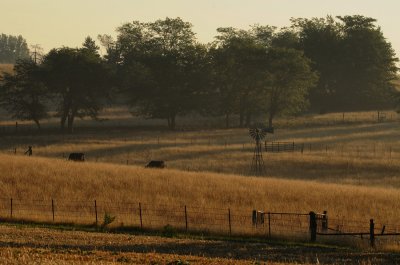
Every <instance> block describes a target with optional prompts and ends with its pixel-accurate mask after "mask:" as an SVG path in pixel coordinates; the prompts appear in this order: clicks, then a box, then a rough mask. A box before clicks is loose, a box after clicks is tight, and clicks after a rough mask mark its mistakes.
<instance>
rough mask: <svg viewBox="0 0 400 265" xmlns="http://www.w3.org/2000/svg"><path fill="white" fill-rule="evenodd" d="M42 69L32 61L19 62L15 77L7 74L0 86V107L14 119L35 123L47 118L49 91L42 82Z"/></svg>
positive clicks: (15, 69)
mask: <svg viewBox="0 0 400 265" xmlns="http://www.w3.org/2000/svg"><path fill="white" fill-rule="evenodd" d="M41 78H42V77H41V70H40V67H39V66H38V65H37V64H36V63H35V62H34V61H33V60H31V59H25V60H18V61H17V63H16V64H15V66H14V75H11V74H5V76H4V78H3V82H2V83H3V84H2V85H1V86H0V89H1V90H0V105H1V106H2V107H4V108H5V109H6V110H7V111H8V112H9V113H10V114H12V117H13V118H16V119H20V120H31V121H34V122H35V123H36V125H37V127H38V129H40V120H41V119H44V118H46V117H47V108H46V105H45V102H46V100H47V89H46V87H45V86H44V84H43V83H42V81H41Z"/></svg>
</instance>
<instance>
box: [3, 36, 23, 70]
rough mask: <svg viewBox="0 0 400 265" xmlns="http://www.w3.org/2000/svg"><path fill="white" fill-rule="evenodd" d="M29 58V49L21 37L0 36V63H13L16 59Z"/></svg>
mask: <svg viewBox="0 0 400 265" xmlns="http://www.w3.org/2000/svg"><path fill="white" fill-rule="evenodd" d="M27 58H29V48H28V44H27V43H26V40H25V39H24V38H23V37H22V36H21V35H19V36H12V35H6V34H1V35H0V63H15V62H16V61H17V60H18V59H27Z"/></svg>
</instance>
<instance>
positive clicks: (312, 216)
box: [310, 212, 317, 242]
mask: <svg viewBox="0 0 400 265" xmlns="http://www.w3.org/2000/svg"><path fill="white" fill-rule="evenodd" d="M310 236H311V238H310V239H311V242H315V241H316V240H317V216H316V214H315V213H314V212H310Z"/></svg>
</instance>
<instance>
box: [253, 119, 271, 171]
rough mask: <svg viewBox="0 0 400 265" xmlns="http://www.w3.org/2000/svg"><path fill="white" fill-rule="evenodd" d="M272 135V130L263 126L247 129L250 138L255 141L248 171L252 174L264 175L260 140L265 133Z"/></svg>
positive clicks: (257, 125)
mask: <svg viewBox="0 0 400 265" xmlns="http://www.w3.org/2000/svg"><path fill="white" fill-rule="evenodd" d="M268 132H269V133H274V129H273V128H266V127H265V126H264V125H263V124H261V123H258V124H254V125H253V126H252V127H251V128H250V129H249V134H250V137H251V138H253V140H254V141H255V146H254V153H253V160H252V162H251V168H250V171H251V173H252V174H254V175H257V176H261V175H264V174H265V165H264V160H263V155H262V144H261V142H262V140H263V139H264V138H265V136H266V135H267V133H268Z"/></svg>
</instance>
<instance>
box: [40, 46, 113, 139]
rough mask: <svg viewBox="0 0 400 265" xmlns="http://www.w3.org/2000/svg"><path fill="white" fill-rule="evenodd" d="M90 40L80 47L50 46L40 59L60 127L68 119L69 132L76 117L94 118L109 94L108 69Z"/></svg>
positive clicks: (63, 126)
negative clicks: (51, 47) (54, 103)
mask: <svg viewBox="0 0 400 265" xmlns="http://www.w3.org/2000/svg"><path fill="white" fill-rule="evenodd" d="M87 40H88V39H87ZM92 44H93V43H92V42H91V41H89V42H88V41H86V42H85V44H84V45H85V46H84V47H83V48H81V49H72V48H66V47H64V48H60V49H53V50H51V51H50V52H49V53H48V54H47V55H46V56H45V57H44V60H43V68H44V73H45V83H46V85H47V87H48V88H49V90H50V92H51V93H52V94H53V98H54V101H55V102H56V105H57V113H58V115H59V116H60V118H61V120H60V123H61V128H62V129H64V128H65V123H67V128H68V131H69V132H72V131H73V123H74V120H75V118H77V117H78V118H83V117H85V116H89V117H91V118H93V119H97V116H98V112H99V110H101V108H102V107H103V106H104V104H105V102H106V99H107V97H108V92H109V90H108V89H109V87H110V85H109V72H108V71H107V69H106V68H105V66H104V65H103V63H102V61H101V58H100V56H99V54H98V52H97V47H96V46H93V45H92Z"/></svg>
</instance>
